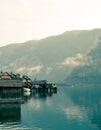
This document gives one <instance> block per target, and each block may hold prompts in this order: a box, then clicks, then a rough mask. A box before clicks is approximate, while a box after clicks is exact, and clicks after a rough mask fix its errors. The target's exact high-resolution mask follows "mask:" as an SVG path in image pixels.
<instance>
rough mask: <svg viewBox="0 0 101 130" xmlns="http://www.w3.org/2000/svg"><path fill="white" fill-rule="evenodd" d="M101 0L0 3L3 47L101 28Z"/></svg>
mask: <svg viewBox="0 0 101 130" xmlns="http://www.w3.org/2000/svg"><path fill="white" fill-rule="evenodd" d="M100 13H101V0H0V46H4V45H6V44H10V43H21V42H25V41H28V40H33V39H41V38H45V37H47V36H52V35H58V34H62V33H63V32H65V31H68V30H82V29H83V30H84V29H85V30H86V29H94V28H101V14H100Z"/></svg>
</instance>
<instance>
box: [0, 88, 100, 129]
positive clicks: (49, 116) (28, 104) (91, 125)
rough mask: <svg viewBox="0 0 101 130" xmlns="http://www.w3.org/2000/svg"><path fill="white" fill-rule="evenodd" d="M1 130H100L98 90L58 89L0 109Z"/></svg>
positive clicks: (33, 95) (28, 97) (26, 98)
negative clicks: (54, 92)
mask: <svg viewBox="0 0 101 130" xmlns="http://www.w3.org/2000/svg"><path fill="white" fill-rule="evenodd" d="M0 130H101V88H100V87H96V86H95V87H89V86H88V87H87V86H85V87H76V88H75V87H70V88H68V87H58V92H57V94H47V95H45V94H43V95H42V94H32V95H31V96H26V97H25V102H24V104H21V105H20V104H6V105H3V104H1V105H0Z"/></svg>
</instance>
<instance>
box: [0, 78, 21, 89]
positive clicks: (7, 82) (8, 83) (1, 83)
mask: <svg viewBox="0 0 101 130" xmlns="http://www.w3.org/2000/svg"><path fill="white" fill-rule="evenodd" d="M0 87H14V88H16V87H17V88H21V87H22V82H21V80H12V79H0Z"/></svg>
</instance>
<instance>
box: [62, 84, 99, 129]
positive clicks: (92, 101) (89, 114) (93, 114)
mask: <svg viewBox="0 0 101 130" xmlns="http://www.w3.org/2000/svg"><path fill="white" fill-rule="evenodd" d="M65 94H66V95H69V97H70V99H71V101H72V105H70V106H69V107H67V108H65V110H64V112H65V114H66V116H67V118H68V119H69V120H73V119H76V120H77V121H79V122H81V123H83V122H90V123H91V125H92V126H93V129H94V128H95V129H99V130H100V129H101V109H100V108H101V88H100V87H89V86H85V87H83V88H82V87H77V88H72V89H71V88H70V89H68V92H67V91H65Z"/></svg>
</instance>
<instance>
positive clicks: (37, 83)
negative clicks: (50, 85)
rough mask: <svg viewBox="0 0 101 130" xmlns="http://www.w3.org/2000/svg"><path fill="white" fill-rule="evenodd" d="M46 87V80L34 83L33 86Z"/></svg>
mask: <svg viewBox="0 0 101 130" xmlns="http://www.w3.org/2000/svg"><path fill="white" fill-rule="evenodd" d="M43 84H44V85H46V84H47V81H46V80H39V81H34V82H33V85H43Z"/></svg>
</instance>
